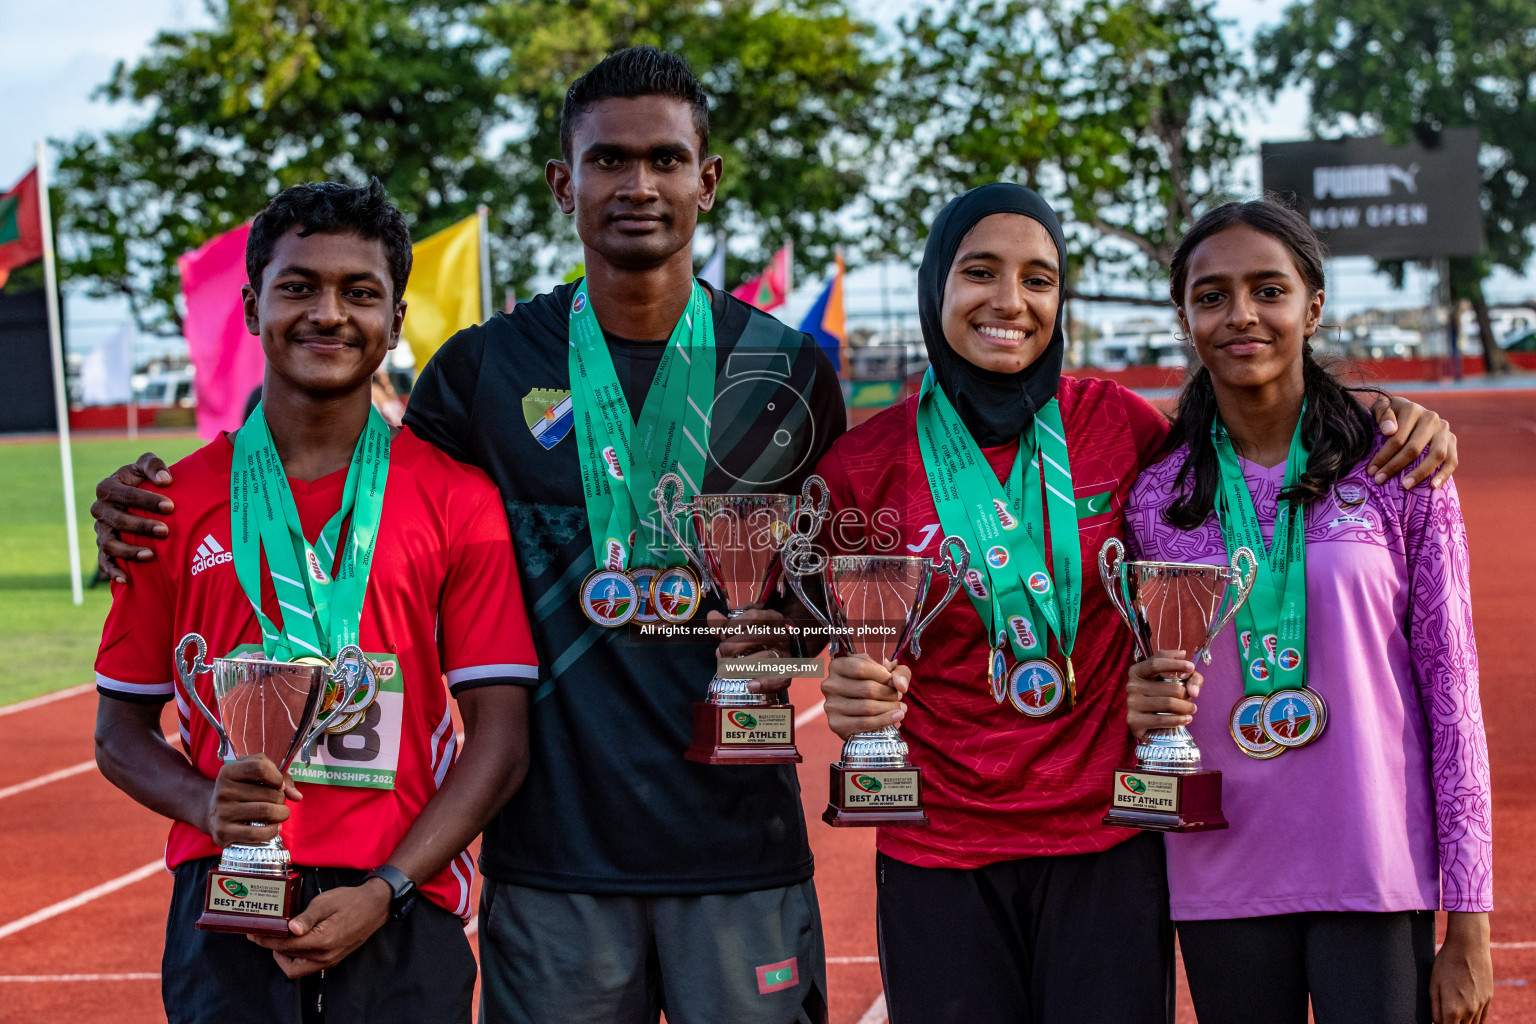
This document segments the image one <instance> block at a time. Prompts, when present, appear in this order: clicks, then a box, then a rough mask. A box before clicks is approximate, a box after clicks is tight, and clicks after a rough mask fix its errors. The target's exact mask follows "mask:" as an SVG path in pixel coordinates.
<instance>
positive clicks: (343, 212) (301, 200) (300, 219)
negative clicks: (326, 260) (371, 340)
mask: <svg viewBox="0 0 1536 1024" xmlns="http://www.w3.org/2000/svg"><path fill="white" fill-rule="evenodd" d="M294 225H298V227H299V228H300V229H301V230H300V231H299V235H300V237H307V236H309V235H313V234H322V235H339V234H355V235H361V236H362V237H364V238H377V239H378V240H379V241H381V242H383V243H384V251H385V253H386V254H387V255H388V258H389V278H390V283H391V284H392V285H393V286H394V289H395V301H396V302H399V301H400V299H401V297H402V296H404V295H405V282H406V281H407V280H409V279H410V276H411V231H410V229H409V228H407V227H406V226H405V217H404V215H402V214H401V213H400V209H399V208H398V207H397V206H395V204H394V203H392V202H390V201H389V196H388V194H387V193H385V191H384V186H383V185H381V184H379V179H378V178H370V179H369V181H368V184H367V185H364V186H362V187H361V188H353V187H352V186H350V185H343V184H342V183H340V182H337V181H310V182H305V183H304V184H302V185H294V186H293V187H292V188H285V189H283V190H282V191H281V192H279V193H278V194H277V195H275V196H273V197H272V201H271V202H270V203H268V204H267V206H266V209H264V210H262V211H261V212H260V213H258V214H257V215H256V219H255V220H254V221H252V222H251V234H250V237H248V238H247V239H246V242H245V273H246V276H247V277H249V278H250V279H251V288H253V289H254V290H255V291H256V292H257V293H260V292H261V275H262V272H263V271H265V270H266V269H267V264H268V263H271V262H272V250H273V249H274V248H276V247H277V240H278V239H279V238H281V237H283V235H285V234H287V233H288V229H289V228H291V227H293V226H294Z"/></svg>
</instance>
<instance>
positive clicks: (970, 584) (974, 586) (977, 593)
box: [965, 569, 987, 600]
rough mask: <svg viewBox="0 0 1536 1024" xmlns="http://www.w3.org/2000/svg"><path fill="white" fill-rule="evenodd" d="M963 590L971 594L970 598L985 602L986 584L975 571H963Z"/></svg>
mask: <svg viewBox="0 0 1536 1024" xmlns="http://www.w3.org/2000/svg"><path fill="white" fill-rule="evenodd" d="M965 589H966V590H969V591H970V592H971V596H972V597H979V598H981V599H982V600H985V599H986V597H987V584H986V581H985V580H983V579H982V578H981V573H980V572H979V571H978V570H976V569H967V570H965Z"/></svg>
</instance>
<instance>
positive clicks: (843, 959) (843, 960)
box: [827, 956, 880, 964]
mask: <svg viewBox="0 0 1536 1024" xmlns="http://www.w3.org/2000/svg"><path fill="white" fill-rule="evenodd" d="M879 962H880V958H879V957H877V956H829V957H827V963H829V964H877V963H879Z"/></svg>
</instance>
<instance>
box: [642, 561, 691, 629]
mask: <svg viewBox="0 0 1536 1024" xmlns="http://www.w3.org/2000/svg"><path fill="white" fill-rule="evenodd" d="M651 597H652V599H653V600H654V601H655V602H656V614H657V615H659V616H661V619H662V621H664V622H687V621H688V620H689V619H691V618H693V613H694V612H696V611H698V610H699V578H698V577H697V576H695V575H694V574H693V570H692V569H686V568H684V567H682V566H676V567H674V568H671V569H667V570H665V571H663V572H662V573H661V574H660V575H658V576H657V577H656V582H655V583H654V584H652V586H651Z"/></svg>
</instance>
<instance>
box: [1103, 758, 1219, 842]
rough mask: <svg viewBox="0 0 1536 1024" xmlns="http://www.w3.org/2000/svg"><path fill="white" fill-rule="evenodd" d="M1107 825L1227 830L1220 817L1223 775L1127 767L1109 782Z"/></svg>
mask: <svg viewBox="0 0 1536 1024" xmlns="http://www.w3.org/2000/svg"><path fill="white" fill-rule="evenodd" d="M1110 787H1111V791H1112V792H1113V794H1114V795H1113V797H1112V798H1111V800H1110V805H1109V813H1108V814H1106V815H1104V824H1106V825H1123V826H1125V827H1127V828H1140V829H1146V830H1148V831H1152V832H1209V831H1213V830H1215V829H1222V828H1226V827H1227V819H1226V818H1224V817H1222V814H1221V772H1216V771H1206V772H1191V773H1189V774H1187V775H1176V774H1174V773H1172V772H1149V771H1142V770H1141V769H1139V768H1125V769H1122V770H1120V771H1117V772H1115V775H1114V779H1113V780H1112V781H1111V783H1110Z"/></svg>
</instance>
